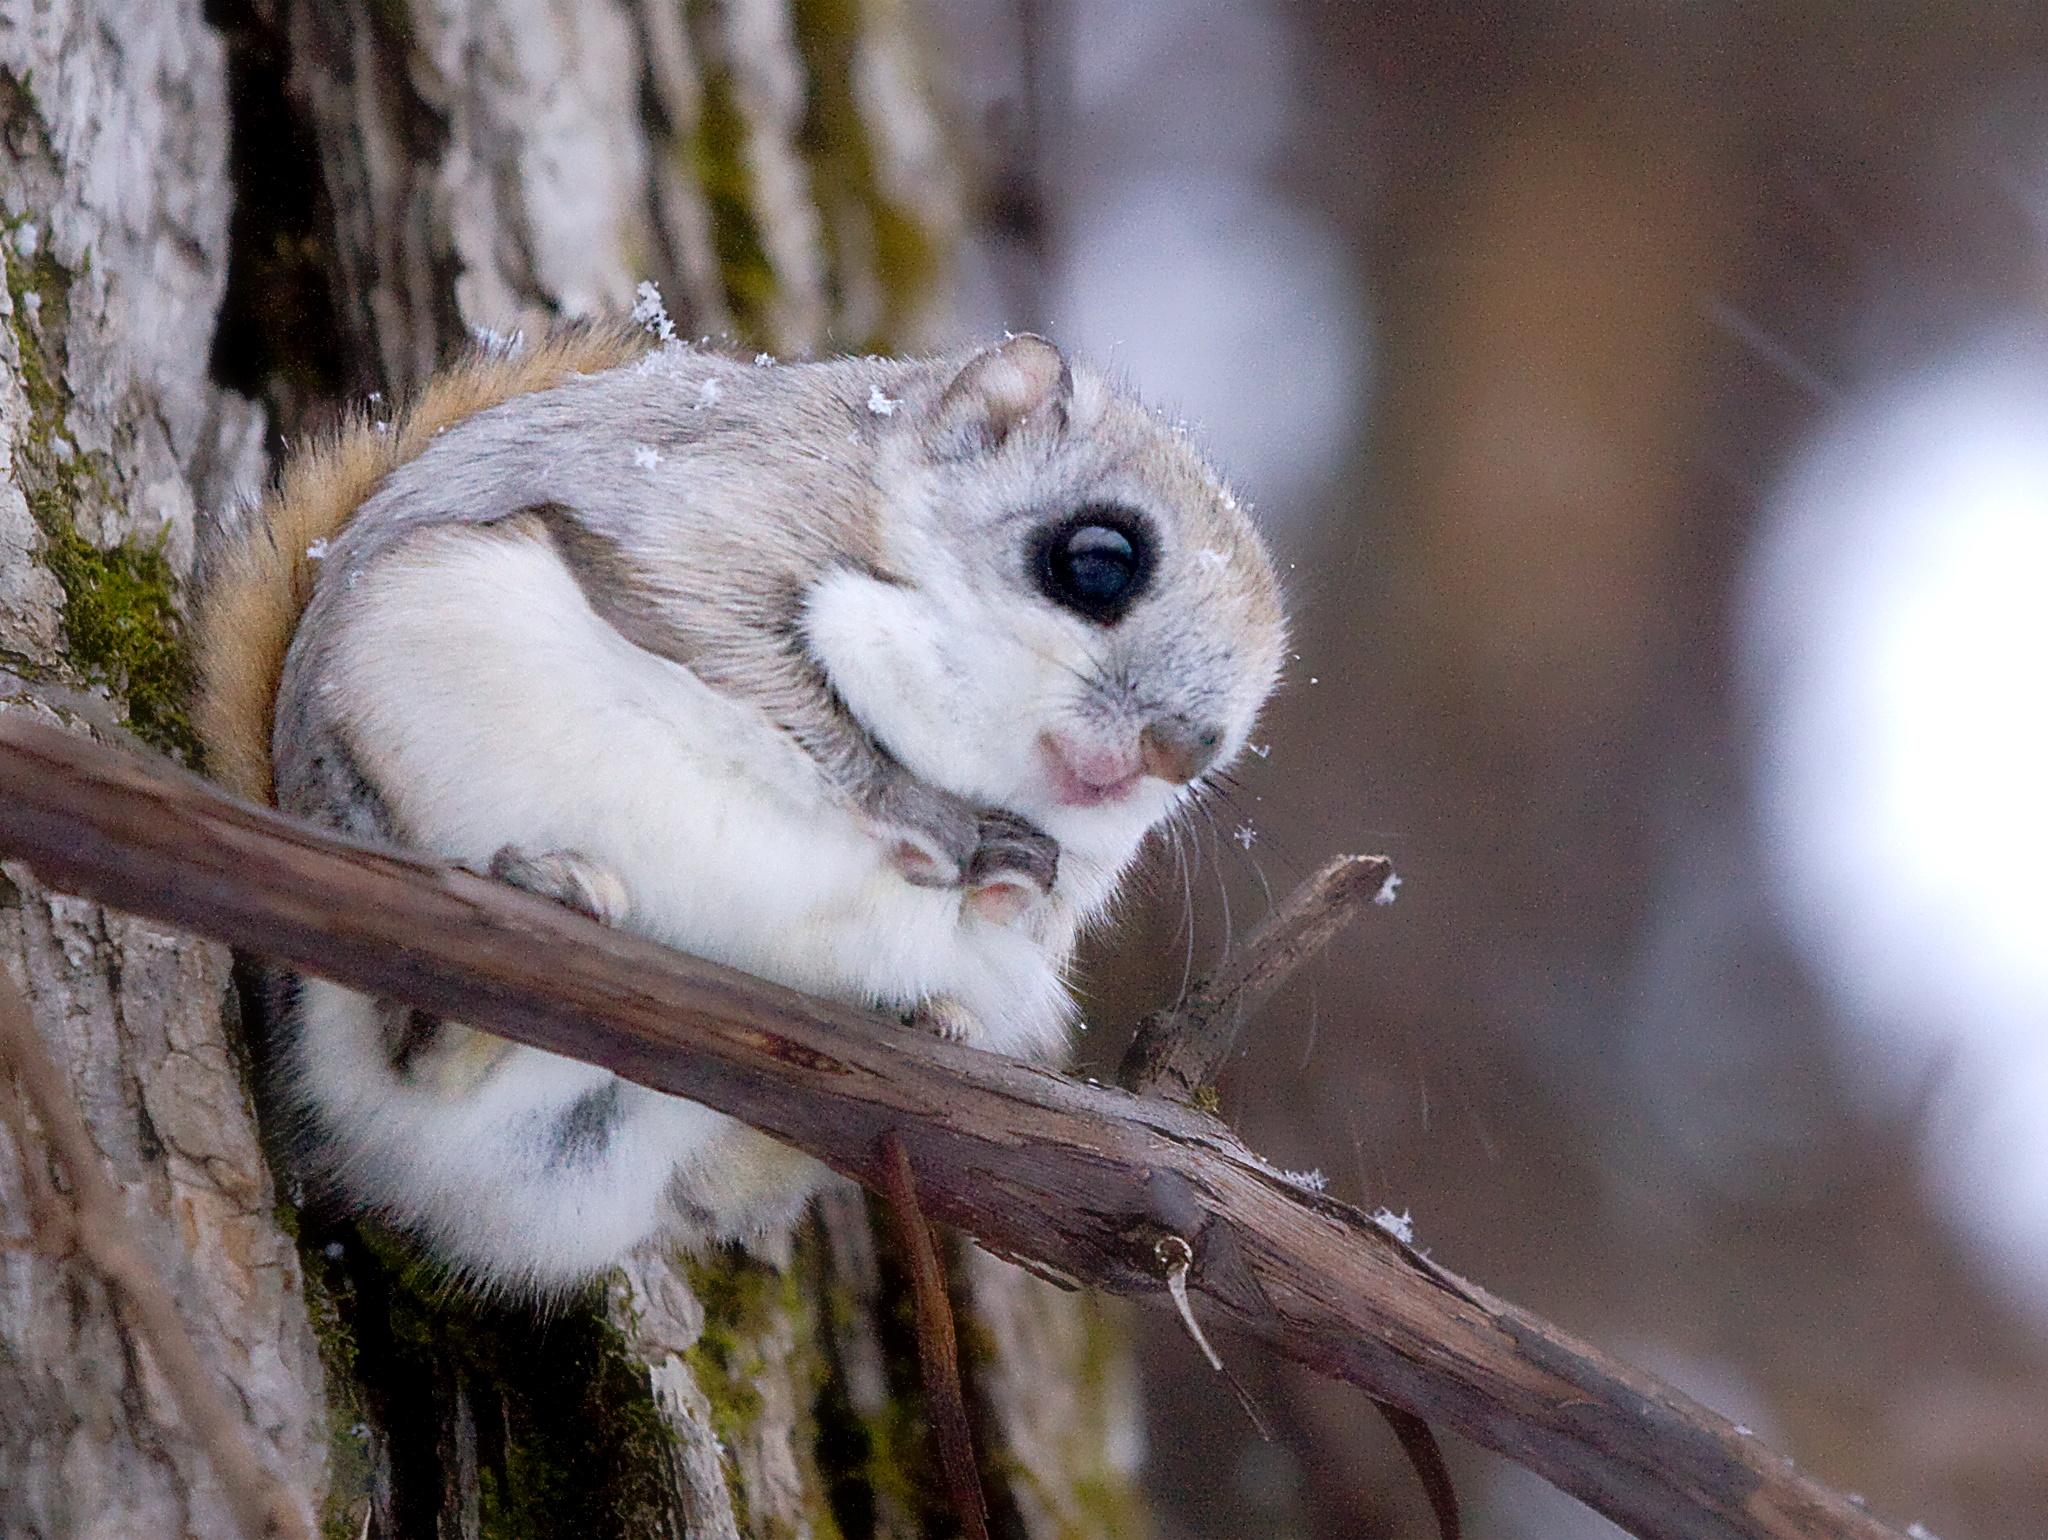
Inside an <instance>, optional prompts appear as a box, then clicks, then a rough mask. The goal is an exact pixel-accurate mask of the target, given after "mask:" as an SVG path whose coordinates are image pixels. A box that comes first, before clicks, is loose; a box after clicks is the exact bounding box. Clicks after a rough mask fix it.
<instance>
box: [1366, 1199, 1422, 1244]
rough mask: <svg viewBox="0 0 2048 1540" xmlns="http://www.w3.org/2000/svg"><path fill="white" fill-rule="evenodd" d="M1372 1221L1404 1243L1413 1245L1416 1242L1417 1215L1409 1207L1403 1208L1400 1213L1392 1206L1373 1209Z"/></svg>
mask: <svg viewBox="0 0 2048 1540" xmlns="http://www.w3.org/2000/svg"><path fill="white" fill-rule="evenodd" d="M1372 1222H1373V1223H1374V1224H1376V1225H1378V1226H1379V1227H1380V1228H1381V1229H1382V1230H1384V1231H1386V1232H1387V1234H1389V1235H1391V1236H1393V1237H1394V1239H1395V1240H1397V1241H1399V1242H1400V1243H1401V1244H1402V1245H1404V1246H1412V1245H1414V1244H1415V1216H1414V1215H1413V1214H1411V1213H1409V1212H1408V1210H1407V1209H1405V1208H1404V1209H1402V1210H1401V1212H1400V1213H1398V1214H1397V1213H1395V1212H1394V1211H1393V1210H1392V1209H1390V1208H1378V1209H1374V1210H1373V1211H1372Z"/></svg>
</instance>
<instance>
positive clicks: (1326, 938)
mask: <svg viewBox="0 0 2048 1540" xmlns="http://www.w3.org/2000/svg"><path fill="white" fill-rule="evenodd" d="M1395 880H1396V879H1395V877H1394V863H1393V862H1391V861H1389V860H1388V859H1387V858H1386V857H1385V856H1339V857H1337V859H1336V860H1334V861H1332V862H1331V863H1330V864H1329V865H1328V866H1325V867H1324V868H1323V869H1322V870H1321V871H1319V872H1317V873H1316V874H1315V875H1314V876H1313V877H1310V878H1309V879H1308V880H1307V881H1306V882H1304V883H1303V884H1302V885H1301V886H1300V887H1298V888H1296V889H1295V890H1294V891H1293V892H1292V893H1290V894H1289V895H1288V896H1287V898H1286V899H1285V900H1284V901H1283V902H1282V903H1281V905H1280V907H1279V908H1278V909H1275V910H1274V911H1273V913H1272V915H1271V916H1270V917H1269V918H1268V919H1267V920H1266V922H1265V924H1263V925H1261V926H1260V927H1259V928H1258V929H1257V930H1256V931H1254V932H1253V933H1252V935H1251V937H1250V938H1249V939H1248V940H1247V941H1246V942H1245V943H1244V945H1243V946H1241V947H1239V948H1237V950H1235V951H1234V952H1232V953H1231V954H1230V955H1229V956H1228V957H1226V958H1225V959H1224V960H1223V965H1222V966H1221V967H1219V968H1218V969H1217V970H1216V971H1215V972H1214V973H1212V974H1210V975H1209V976H1208V977H1207V978H1205V979H1203V980H1202V981H1201V982H1200V983H1199V984H1197V985H1196V986H1195V987H1194V988H1193V989H1192V990H1190V991H1188V993H1187V995H1186V997H1185V998H1184V999H1183V1000H1182V1001H1181V1002H1180V1004H1179V1005H1176V1006H1174V1007H1172V1008H1171V1009H1169V1010H1162V1011H1154V1012H1153V1013H1152V1014H1151V1015H1150V1016H1147V1017H1146V1018H1145V1019H1144V1020H1143V1021H1141V1022H1140V1023H1139V1024H1138V1031H1137V1035H1136V1036H1135V1037H1134V1038H1132V1040H1131V1046H1130V1049H1129V1050H1128V1051H1127V1052H1126V1053H1125V1054H1124V1062H1123V1064H1122V1066H1121V1068H1120V1069H1119V1070H1118V1072H1117V1078H1118V1080H1119V1081H1120V1082H1121V1083H1122V1084H1123V1085H1124V1086H1125V1087H1127V1088H1128V1089H1130V1090H1133V1091H1137V1092H1140V1093H1147V1094H1165V1095H1169V1096H1173V1097H1175V1098H1177V1099H1179V1100H1181V1101H1186V1100H1188V1099H1190V1098H1191V1097H1193V1096H1195V1095H1196V1094H1197V1093H1198V1092H1199V1091H1200V1090H1201V1088H1202V1087H1204V1086H1206V1085H1208V1084H1210V1083H1211V1082H1212V1081H1213V1080H1214V1079H1215V1078H1216V1074H1217V1072H1218V1071H1219V1070H1220V1069H1221V1068H1222V1067H1223V1061H1224V1060H1225V1059H1226V1058H1228V1057H1229V1055H1230V1050H1231V1047H1232V1046H1233V1045H1234V1044H1235V1043H1236V1041H1237V1034H1238V1029H1239V1027H1240V1026H1241V1025H1242V1024H1243V1022H1244V1020H1245V1018H1246V1017H1247V1016H1249V1015H1250V1014H1251V1013H1252V1012H1253V1011H1254V1010H1256V1009H1258V1006H1259V1004H1260V1002H1261V1001H1263V1000H1264V999H1265V998H1266V997H1267V996H1268V995H1270V994H1272V992H1273V991H1274V990H1276V989H1278V988H1279V987H1280V985H1281V984H1283V983H1285V982H1286V980H1287V979H1288V977H1289V976H1290V975H1291V974H1292V973H1293V972H1294V971H1295V969H1297V968H1299V967H1300V966H1301V965H1302V964H1303V963H1305V962H1307V961H1308V960H1309V959H1310V958H1312V957H1314V956H1315V955H1316V954H1317V953H1319V952H1321V951H1322V949H1323V948H1324V947H1326V946H1328V945H1329V944H1330V942H1331V941H1333V940H1334V939H1335V938H1336V936H1337V933H1338V932H1339V931H1341V930H1342V929H1343V928H1344V927H1345V926H1346V925H1349V924H1350V923H1351V922H1352V921H1353V920H1354V919H1356V918H1357V917H1358V916H1359V915H1360V914H1361V913H1363V912H1364V910H1365V907H1366V906H1367V905H1368V904H1371V903H1375V902H1383V901H1384V900H1385V898H1386V896H1387V895H1389V894H1391V892H1392V891H1393V889H1392V886H1391V885H1392V884H1393V882H1394V881H1395Z"/></svg>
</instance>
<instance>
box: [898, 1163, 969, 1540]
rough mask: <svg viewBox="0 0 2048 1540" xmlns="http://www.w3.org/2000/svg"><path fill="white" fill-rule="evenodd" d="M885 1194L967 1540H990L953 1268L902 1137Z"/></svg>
mask: <svg viewBox="0 0 2048 1540" xmlns="http://www.w3.org/2000/svg"><path fill="white" fill-rule="evenodd" d="M882 1196H883V1197H885V1198H887V1199H888V1200H889V1207H890V1208H891V1209H892V1210H893V1211H894V1213H895V1215H896V1233H897V1235H898V1237H899V1238H900V1239H901V1241H902V1243H903V1259H904V1265H905V1266H906V1267H908V1268H909V1269H910V1292H911V1296H912V1299H913V1301H914V1303H915V1305H916V1308H917V1356H918V1363H919V1368H920V1371H921V1373H922V1374H923V1377H924V1393H925V1399H926V1400H927V1401H928V1402H929V1403H930V1405H931V1409H932V1432H933V1434H934V1436H935V1437H936V1438H937V1440H938V1445H939V1466H940V1468H941V1469H942V1470H943V1471H944V1472H945V1474H946V1485H947V1486H948V1487H949V1488H951V1490H952V1494H953V1511H954V1513H955V1515H956V1516H957V1517H958V1518H959V1520H960V1527H961V1529H963V1530H964V1531H965V1532H966V1534H967V1540H988V1501H987V1499H986V1497H985V1496H984V1495H983V1493H982V1490H981V1468H980V1465H979V1464H978V1462H977V1461H976V1460H975V1458H974V1431H973V1429H972V1428H971V1427H970V1426H969V1425H968V1421H967V1397H966V1395H965V1393H964V1392H963V1391H962V1390H961V1388H960V1343H959V1338H958V1336H957V1335H956V1333H955V1332H954V1329H953V1302H952V1300H950V1299H949V1298H947V1296H946V1266H945V1264H944V1263H943V1262H941V1261H940V1260H939V1248H938V1247H937V1246H936V1245H935V1244H934V1243H933V1241H932V1227H931V1225H930V1224H928V1223H927V1222H926V1221H925V1217H924V1210H923V1208H922V1207H920V1206H919V1204H918V1201H917V1176H916V1174H915V1173H914V1172H913V1171H912V1170H911V1167H910V1151H908V1150H907V1149H905V1148H904V1147H903V1141H902V1140H901V1139H900V1138H898V1137H897V1136H896V1135H895V1134H893V1133H892V1134H888V1135H886V1136H884V1138H883V1140H882Z"/></svg>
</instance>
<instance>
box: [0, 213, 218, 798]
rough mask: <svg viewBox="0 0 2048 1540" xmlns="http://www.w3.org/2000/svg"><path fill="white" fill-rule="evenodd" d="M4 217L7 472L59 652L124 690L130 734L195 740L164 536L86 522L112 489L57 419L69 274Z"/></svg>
mask: <svg viewBox="0 0 2048 1540" xmlns="http://www.w3.org/2000/svg"><path fill="white" fill-rule="evenodd" d="M28 223H29V221H27V220H25V219H17V220H13V221H11V222H5V223H4V238H0V265H4V266H5V268H6V273H7V296H8V301H9V306H8V312H9V313H8V318H7V319H8V326H9V328H10V330H11V331H12V333H13V340H14V347H15V354H16V357H17V358H18V359H19V367H20V373H21V384H22V390H23V393H24V395H26V397H27V398H28V407H29V421H28V426H27V432H26V433H25V434H23V435H22V437H21V438H20V439H18V440H17V442H16V443H15V445H14V474H15V479H16V480H17V482H18V483H19V485H20V487H21V491H22V495H23V497H24V498H25V499H26V500H27V502H28V507H29V512H30V513H31V514H32V515H33V516H34V518H35V521H36V526H37V528H38V529H39V530H41V532H42V536H43V548H42V551H41V552H40V556H41V560H42V564H43V566H44V567H45V568H46V569H47V570H48V571H49V573H50V575H51V576H52V577H53V578H55V579H56V580H57V583H58V585H59V586H60V587H61V588H62V589H63V591H64V611H63V616H62V626H63V635H64V646H65V653H66V659H65V661H66V664H67V665H68V667H69V668H70V670H71V671H72V673H74V674H75V675H76V676H78V677H79V678H80V679H82V680H83V681H84V682H85V683H87V684H96V685H102V686H104V687H106V688H107V689H108V690H110V691H112V692H113V693H114V694H115V695H117V696H119V697H120V698H121V699H122V700H123V701H125V702H126V704H127V708H128V723H129V725H130V726H131V727H132V728H133V729H134V730H135V732H136V735H137V736H138V737H140V738H142V739H144V740H145V741H146V742H148V743H150V744H152V745H153V746H155V747H156V748H159V749H162V750H164V751H165V752H167V753H171V754H177V755H180V756H182V757H186V758H191V757H192V756H194V755H195V754H196V752H197V739H196V737H195V735H194V733H193V730H192V724H191V719H190V717H189V715H188V706H189V702H190V700H191V693H192V682H193V676H192V665H191V658H190V654H189V652H188V651H187V649H186V645H185V636H184V624H183V617H182V614H181V612H180V610H179V607H178V575H177V572H176V570H175V569H174V568H173V567H172V566H171V563H170V560H169V558H168V557H167V556H166V555H165V554H164V537H163V536H162V535H158V536H157V537H156V538H155V539H153V540H148V541H129V542H126V543H123V544H120V545H116V546H112V547H103V546H100V545H97V544H95V543H94V542H93V541H91V540H89V539H87V538H86V536H85V535H84V534H83V533H82V532H81V531H82V529H83V528H86V527H89V526H90V525H91V524H95V523H98V522H100V521H99V519H98V518H92V517H89V515H101V514H104V513H106V512H108V511H110V510H111V509H112V508H114V507H115V506H116V505H117V504H118V503H119V501H120V492H119V479H118V477H117V476H116V474H115V472H114V469H113V466H112V465H111V463H110V462H108V461H107V459H106V457H105V456H103V455H99V454H87V453H82V452H81V451H79V450H78V448H77V447H76V446H75V445H74V444H73V443H72V442H71V441H70V439H69V437H68V436H67V434H66V431H65V416H66V413H67V410H68V407H69V404H70V403H69V398H68V395H67V392H66V390H65V388H64V385H63V379H64V358H63V350H62V344H61V340H60V339H61V338H62V337H63V334H64V322H65V318H66V316H67V314H68V309H69V300H70V288H71V275H70V274H69V273H67V272H66V271H65V270H64V268H63V267H62V266H61V265H60V264H59V263H58V262H57V260H56V259H55V258H54V257H53V256H52V255H51V254H50V252H49V251H48V249H47V248H41V249H33V254H30V255H24V253H23V249H22V245H21V242H20V240H19V236H18V232H20V231H21V229H22V228H23V226H24V225H26V224H28Z"/></svg>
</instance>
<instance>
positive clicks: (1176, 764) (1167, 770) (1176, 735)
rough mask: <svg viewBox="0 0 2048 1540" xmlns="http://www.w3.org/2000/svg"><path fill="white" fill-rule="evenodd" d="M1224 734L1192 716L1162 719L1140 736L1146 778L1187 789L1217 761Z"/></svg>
mask: <svg viewBox="0 0 2048 1540" xmlns="http://www.w3.org/2000/svg"><path fill="white" fill-rule="evenodd" d="M1222 747H1223V734H1222V733H1221V732H1219V731H1218V730H1217V729H1216V728H1213V727H1205V726H1203V725H1202V724H1201V723H1199V722H1197V721H1194V720H1193V719H1192V718H1190V717H1184V716H1179V715H1175V716H1170V717H1161V718H1160V719H1159V720H1158V721H1156V722H1154V723H1153V724H1152V725H1151V726H1150V727H1148V728H1146V729H1145V730H1144V732H1142V733H1140V734H1139V735H1138V761H1139V763H1140V764H1141V765H1142V766H1143V767H1144V770H1145V773H1146V774H1147V775H1156V776H1158V777H1159V779H1160V780H1162V781H1170V782H1172V783H1173V784H1174V785H1175V786H1184V785H1186V784H1187V783H1188V782H1189V781H1192V780H1193V779H1194V778H1195V777H1196V776H1198V775H1200V774H1201V773H1202V772H1203V771H1204V770H1206V769H1208V768H1209V766H1210V765H1212V764H1214V763H1215V762H1216V755H1217V753H1218V751H1219V750H1221V749H1222Z"/></svg>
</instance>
